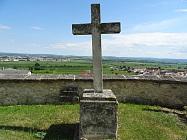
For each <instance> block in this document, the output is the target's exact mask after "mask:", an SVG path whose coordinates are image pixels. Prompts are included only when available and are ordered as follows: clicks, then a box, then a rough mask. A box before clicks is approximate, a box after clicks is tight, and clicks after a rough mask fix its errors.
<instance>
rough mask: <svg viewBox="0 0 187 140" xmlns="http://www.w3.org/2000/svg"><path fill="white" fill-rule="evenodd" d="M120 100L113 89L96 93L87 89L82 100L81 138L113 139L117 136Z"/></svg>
mask: <svg viewBox="0 0 187 140" xmlns="http://www.w3.org/2000/svg"><path fill="white" fill-rule="evenodd" d="M117 114H118V101H117V99H116V97H115V95H114V94H113V92H112V90H110V89H104V90H103V93H102V94H101V93H94V90H93V89H85V90H84V92H83V95H82V97H81V100H80V125H79V139H113V138H116V137H117V128H118V124H117V123H118V117H117Z"/></svg>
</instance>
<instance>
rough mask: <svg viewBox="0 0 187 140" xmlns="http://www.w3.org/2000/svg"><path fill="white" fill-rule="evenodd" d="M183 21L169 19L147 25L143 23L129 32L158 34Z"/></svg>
mask: <svg viewBox="0 0 187 140" xmlns="http://www.w3.org/2000/svg"><path fill="white" fill-rule="evenodd" d="M181 20H183V19H179V18H176V19H167V20H162V21H159V22H154V23H153V22H147V23H142V24H139V25H136V26H134V27H133V28H132V29H130V30H129V31H131V32H155V31H156V32H158V31H160V30H163V29H168V28H170V27H172V26H174V25H176V23H178V22H180V21H181Z"/></svg>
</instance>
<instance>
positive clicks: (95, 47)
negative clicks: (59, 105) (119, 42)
mask: <svg viewBox="0 0 187 140" xmlns="http://www.w3.org/2000/svg"><path fill="white" fill-rule="evenodd" d="M120 31H121V29H120V22H112V23H101V18H100V4H92V5H91V23H88V24H73V25H72V32H73V34H74V35H89V34H92V55H93V78H94V79H93V87H94V92H95V93H103V72H102V50H101V34H111V33H120Z"/></svg>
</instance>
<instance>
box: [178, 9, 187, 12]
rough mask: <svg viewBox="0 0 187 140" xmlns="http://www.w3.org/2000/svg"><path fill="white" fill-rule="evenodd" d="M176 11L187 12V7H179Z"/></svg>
mask: <svg viewBox="0 0 187 140" xmlns="http://www.w3.org/2000/svg"><path fill="white" fill-rule="evenodd" d="M176 12H187V9H178V10H176Z"/></svg>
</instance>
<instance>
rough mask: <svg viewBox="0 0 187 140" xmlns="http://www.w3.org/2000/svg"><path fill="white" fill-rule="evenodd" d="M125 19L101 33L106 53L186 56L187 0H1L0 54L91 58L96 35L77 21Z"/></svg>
mask: <svg viewBox="0 0 187 140" xmlns="http://www.w3.org/2000/svg"><path fill="white" fill-rule="evenodd" d="M94 3H100V4H101V21H102V22H104V23H106V22H121V33H120V34H109V35H102V50H103V52H102V53H103V55H104V56H118V57H155V58H182V59H187V0H0V52H11V53H38V54H59V55H77V56H91V55H92V48H91V35H83V36H82V35H81V36H80V35H76V36H75V35H73V34H72V24H79V23H90V21H91V4H94Z"/></svg>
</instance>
